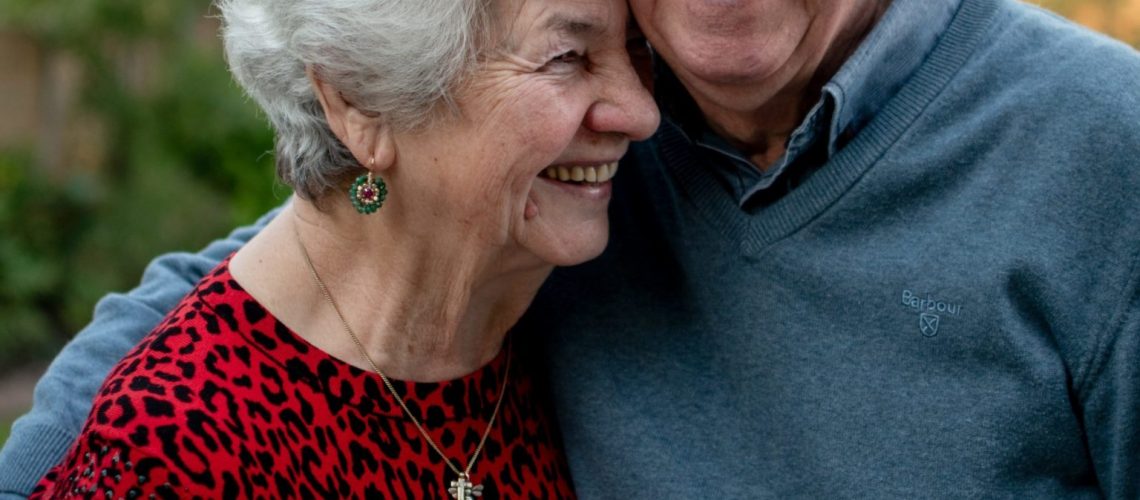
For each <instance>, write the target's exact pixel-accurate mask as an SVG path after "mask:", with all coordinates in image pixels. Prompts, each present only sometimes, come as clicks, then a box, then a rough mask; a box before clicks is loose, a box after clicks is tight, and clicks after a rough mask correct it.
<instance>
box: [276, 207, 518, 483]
mask: <svg viewBox="0 0 1140 500" xmlns="http://www.w3.org/2000/svg"><path fill="white" fill-rule="evenodd" d="M293 236H294V237H295V238H297V246H298V247H299V248H300V249H301V255H302V256H303V257H304V258H305V264H306V265H307V266H309V274H311V275H312V276H313V282H314V283H316V285H317V288H319V289H320V290H321V295H324V297H325V301H326V302H328V303H329V305H330V306H332V309H333V311H334V312H336V316H337V318H339V319H340V324H341V326H343V327H344V331H345V332H347V333H348V336H349V337H351V338H352V342H353V343H354V344H356V348H357V349H359V350H360V354H361V355H363V356H364V359H365V361H368V366H370V367H372V371H374V372H376V374H377V375H379V376H380V380H383V381H384V386H385V387H387V388H388V392H390V393H392V398H393V399H395V400H396V402H397V403H399V404H400V408H402V409H403V410H404V415H405V416H407V417H408V420H411V421H412V424H413V425H415V426H416V429H417V430H419V431H420V435H422V436H423V437H424V440H425V441H427V443H428V445H430V446H431V448H432V449H433V450H435V452H436V453H438V454H439V457H440V458H442V459H443V462H444V463H446V464H447V466H448V467H449V468H450V469H451V470H452V472H455V474H456V475H457V476H459V477H458V479H456V480H455V481H452V482H451V486H450V487H449V488H448V489H447V492H448V493H450V494H451V496H452V498H455V499H457V500H473V498H474V497H478V496H483V485H482V484H474V483H472V482H471V469H472V468H473V467H474V466H475V460H476V459H478V458H479V454H480V453H482V451H483V445H484V444H486V443H487V437H488V436H490V435H491V429H493V428H494V427H495V417H498V416H499V408H501V407H502V406H503V398H504V397H506V394H507V382H508V381H509V380H510V375H511V350H510V344H508V345H507V366H506V368H505V369H504V370H503V386H502V388H500V389H499V400H498V401H496V402H495V409H494V411H492V412H491V419H490V420H489V421H487V430H485V431H483V437H482V438H481V439H479V446H477V447H476V448H475V452H474V453H472V454H471V458H470V459H469V460H468V461H467V468H465V469H463V470H459V467H456V465H455V463H454V462H452V461H451V459H450V458H448V457H447V454H445V453H444V452H443V450H441V449H440V448H439V446H438V445H436V444H435V441H434V440H432V438H431V436H429V435H428V433H427V431H426V430H424V426H423V425H422V424H420V420H419V419H418V418H416V416H415V415H413V414H412V411H411V410H409V409H408V405H406V404H404V398H401V397H400V394H399V393H397V392H396V388H395V387H393V386H392V381H390V380H388V377H387V376H386V375H384V372H382V371H380V368H378V367H377V366H376V363H375V362H373V361H372V356H370V355H369V354H368V350H367V349H365V348H364V344H362V343H361V342H360V338H358V337H357V336H356V333H355V332H353V331H352V327H350V326H348V321H346V320H345V319H344V315H343V314H341V313H340V307H338V306H337V305H336V301H335V300H333V298H332V294H330V293H329V289H328V287H326V286H325V282H324V281H323V280H321V277H320V275H319V274H317V268H316V267H313V261H312V260H311V259H309V251H308V250H307V249H305V244H304V243H303V242H301V233H300V231H299V230H298V229H297V221H296V219H294V220H293Z"/></svg>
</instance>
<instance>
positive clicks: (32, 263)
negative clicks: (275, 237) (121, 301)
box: [0, 0, 289, 370]
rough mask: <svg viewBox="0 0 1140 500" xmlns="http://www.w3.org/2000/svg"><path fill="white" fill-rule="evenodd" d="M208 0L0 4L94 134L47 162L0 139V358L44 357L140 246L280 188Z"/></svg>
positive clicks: (214, 221) (187, 233)
mask: <svg viewBox="0 0 1140 500" xmlns="http://www.w3.org/2000/svg"><path fill="white" fill-rule="evenodd" d="M209 8H210V5H209V2H208V1H206V0H192V1H191V0H178V1H175V0H150V1H147V2H138V1H136V0H80V1H75V0H69V1H63V0H0V29H3V30H6V31H8V32H16V33H19V34H21V35H22V36H25V37H28V38H31V39H32V40H34V41H35V43H36V45H38V46H39V47H42V48H43V50H44V51H45V52H46V53H49V54H52V55H53V57H64V58H67V59H68V60H70V61H73V62H74V63H75V65H76V66H77V67H78V71H77V75H78V76H77V78H78V79H79V81H78V82H76V86H77V87H78V88H79V89H81V91H80V93H79V95H78V98H77V101H76V106H77V107H78V108H80V110H79V111H77V112H75V113H72V115H73V116H81V117H83V118H84V120H85V122H89V123H90V124H92V127H91V128H92V129H94V130H96V131H98V132H99V133H100V134H101V139H100V142H101V143H102V148H101V154H100V155H99V161H98V162H97V163H98V164H96V165H94V166H91V165H87V166H78V165H68V164H64V165H55V166H53V165H46V164H45V163H46V162H45V161H44V160H43V158H41V157H42V156H44V155H37V154H36V151H35V147H34V146H33V145H27V146H24V147H8V148H6V149H3V150H0V231H2V232H3V234H4V237H3V238H2V239H0V318H3V320H2V321H0V370H3V368H2V367H11V366H14V365H18V364H19V363H21V362H27V361H29V360H35V359H46V358H48V357H50V355H51V354H52V353H53V352H55V351H56V350H58V348H59V346H61V345H62V343H63V342H65V341H66V340H67V339H68V338H70V336H71V335H72V334H74V333H75V332H76V331H78V330H79V329H80V328H81V327H82V326H83V325H84V324H86V323H87V322H88V321H89V320H90V317H91V310H92V307H93V305H94V303H95V301H96V300H97V299H98V298H99V297H100V296H102V295H103V294H105V293H107V292H108V291H113V290H125V289H128V288H130V287H131V286H132V285H133V284H134V283H137V282H138V279H139V277H140V275H141V272H142V269H143V267H144V265H145V264H146V262H147V261H149V260H150V259H151V258H152V257H154V256H155V255H157V254H159V253H162V252H167V251H172V250H184V249H194V248H198V247H200V246H202V245H203V244H205V243H206V242H208V241H209V240H210V239H212V238H215V237H218V236H220V235H223V234H225V232H226V231H227V230H228V229H229V228H231V227H232V226H234V225H236V224H240V223H249V222H250V221H252V220H253V219H254V218H255V217H256V216H257V215H258V214H261V213H262V212H264V211H265V210H268V209H269V208H270V207H273V206H275V205H277V204H279V203H280V202H281V201H282V200H284V199H285V198H286V197H287V196H288V195H289V191H288V189H287V188H285V187H283V186H281V185H279V184H277V183H275V182H274V180H273V163H272V157H271V155H270V153H269V152H270V151H271V150H272V133H271V131H270V129H269V127H268V124H267V123H266V121H265V120H264V118H263V117H262V115H261V114H260V113H259V111H258V110H257V108H256V106H255V105H254V104H253V103H252V102H249V101H248V100H247V99H246V98H245V97H244V96H243V95H242V93H241V91H240V89H239V88H238V87H237V85H236V84H234V83H233V82H232V81H231V79H230V76H229V74H228V72H227V70H226V68H225V63H224V60H223V56H222V54H221V51H220V48H219V45H220V44H219V43H218V40H217V34H216V33H215V32H214V31H215V29H216V22H215V21H213V20H211V19H210V18H209V17H207V14H208V11H209ZM72 125H73V124H72ZM65 163H66V162H65ZM92 167H93V168H92Z"/></svg>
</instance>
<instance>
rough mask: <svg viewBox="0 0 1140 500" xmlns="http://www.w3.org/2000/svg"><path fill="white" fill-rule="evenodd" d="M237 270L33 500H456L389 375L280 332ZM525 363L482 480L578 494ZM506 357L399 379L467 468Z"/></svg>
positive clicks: (129, 362) (95, 422) (156, 347)
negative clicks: (391, 388) (383, 377)
mask: <svg viewBox="0 0 1140 500" xmlns="http://www.w3.org/2000/svg"><path fill="white" fill-rule="evenodd" d="M227 263H228V262H227ZM227 263H223V264H222V265H221V266H219V267H218V269H216V270H215V271H214V272H213V273H211V274H210V275H209V276H208V277H207V278H206V279H204V280H203V281H202V282H201V283H200V284H199V285H198V287H197V288H196V289H195V290H194V291H193V292H191V293H190V295H188V296H187V297H186V298H185V299H184V300H183V301H182V303H181V304H180V305H179V306H178V307H177V308H176V309H175V310H174V311H173V312H172V313H170V315H169V316H167V318H166V320H165V321H164V322H163V323H162V324H161V325H159V326H158V328H156V329H155V330H154V331H153V332H151V333H150V335H148V336H147V337H146V338H144V339H143V341H142V342H141V343H140V344H139V345H138V346H137V347H135V348H134V350H132V351H131V352H130V353H129V354H127V356H126V357H125V358H123V360H122V361H120V362H119V364H118V365H116V366H115V368H114V369H112V371H111V374H110V375H109V377H108V378H107V380H106V381H105V382H104V383H103V387H102V388H101V389H100V391H99V394H98V395H97V396H96V398H95V401H94V405H93V407H92V411H91V414H90V416H88V419H87V423H86V425H85V427H84V428H83V431H82V433H81V434H80V436H79V439H78V440H77V441H76V443H75V445H74V446H73V447H72V449H71V450H70V451H69V452H68V454H67V456H66V457H65V458H64V460H63V461H62V462H61V463H60V464H59V465H57V466H56V467H55V468H54V469H52V470H51V471H50V472H49V473H48V475H47V476H45V477H44V478H43V480H42V481H41V482H40V484H39V485H38V486H37V487H36V490H35V492H34V493H33V494H32V498H66V497H73V496H74V497H82V498H101V499H103V498H114V499H119V498H124V499H131V498H193V497H200V498H450V495H449V494H448V492H447V488H448V486H449V485H450V483H451V481H452V480H454V479H456V476H455V473H454V472H452V471H451V470H450V469H449V468H448V467H447V466H446V465H445V464H444V463H443V461H442V460H440V458H439V456H438V455H437V454H436V452H435V451H433V450H432V449H431V448H430V447H429V446H427V444H426V443H425V441H424V440H423V437H422V436H421V435H420V434H419V432H418V431H417V430H416V429H415V427H414V426H413V425H412V424H411V422H410V421H409V420H408V418H407V417H406V416H404V414H403V411H402V410H401V409H400V407H399V406H398V405H397V404H396V403H395V400H394V399H392V396H391V394H390V393H389V392H388V390H387V389H386V388H385V387H384V386H383V383H382V382H381V381H380V378H379V377H377V376H376V375H375V374H374V373H371V372H366V371H364V370H360V369H358V368H356V367H353V366H351V365H348V364H346V363H344V362H342V361H339V360H337V359H335V358H333V357H331V356H329V355H327V354H325V353H324V352H322V351H320V350H318V349H317V348H315V347H313V346H312V345H311V344H309V343H307V342H306V341H304V340H303V339H301V338H300V337H298V336H297V335H296V334H295V333H293V332H292V331H290V330H289V329H288V328H286V327H285V326H284V325H283V324H281V323H280V322H278V321H277V320H276V319H275V318H274V317H273V316H271V315H270V314H269V313H268V312H267V311H266V310H265V309H264V308H262V307H261V306H260V305H259V304H258V303H257V302H256V301H255V300H254V299H253V297H252V296H250V295H249V294H248V293H246V292H245V291H244V290H243V289H242V288H241V286H239V285H238V284H237V283H236V282H235V281H234V280H233V278H232V277H231V276H230V274H229V270H228V266H227ZM504 352H507V350H506V349H504ZM517 354H520V353H516V359H515V360H514V361H513V362H512V363H513V364H514V366H512V367H511V372H512V373H511V382H510V384H509V386H508V388H507V393H506V395H505V396H504V397H506V398H507V399H505V400H504V402H503V407H502V409H501V410H500V412H501V413H500V415H499V417H498V419H497V420H496V422H495V427H494V429H493V430H492V431H491V435H490V437H489V438H488V439H487V444H486V447H485V449H484V450H483V453H482V456H480V457H479V459H478V462H477V463H476V464H475V467H474V469H473V471H472V474H471V480H472V482H474V483H481V484H482V485H483V488H484V489H483V498H521V497H529V498H568V497H573V496H574V495H573V492H572V490H571V485H570V477H569V473H568V471H567V466H566V462H565V458H564V457H563V455H562V453H561V448H560V441H559V439H560V438H559V437H558V434H557V430H556V429H555V426H554V422H553V418H552V416H551V411H550V408H549V406H548V404H547V403H546V401H547V399H546V398H544V397H542V396H541V395H540V394H539V391H537V389H536V387H535V384H536V382H535V381H534V379H533V378H532V377H531V375H530V372H532V371H533V369H532V368H530V367H529V366H528V364H529V363H527V362H526V361H525V360H524V359H522V358H523V356H517ZM505 359H506V355H505V354H500V355H499V356H498V357H497V358H495V360H493V361H492V362H491V363H489V364H488V365H487V366H486V367H484V368H482V369H480V370H479V371H476V372H475V373H472V374H470V375H468V376H465V377H463V378H460V379H457V380H452V381H449V382H443V383H405V382H401V381H393V384H394V385H395V387H396V390H397V391H398V392H400V393H401V394H402V395H403V397H404V398H405V401H406V402H407V404H408V407H409V409H410V410H411V411H412V412H413V413H415V414H416V416H417V417H418V418H420V419H421V421H422V422H423V423H424V425H425V427H426V428H427V430H428V432H429V433H430V434H431V436H432V439H434V440H435V441H436V443H437V444H439V445H440V446H441V447H442V448H443V449H444V451H446V452H447V453H448V456H449V457H450V458H451V459H452V461H453V462H455V463H457V464H460V467H462V466H463V465H464V464H466V461H467V458H468V457H470V456H471V453H472V452H473V451H474V450H475V447H476V446H477V445H478V443H479V439H480V437H481V436H482V434H483V431H484V429H486V426H487V421H488V419H489V418H490V415H491V412H492V410H493V408H494V405H495V401H496V400H497V398H498V397H499V390H500V387H501V384H502V378H501V376H502V371H503V369H504V367H505V364H506V363H505Z"/></svg>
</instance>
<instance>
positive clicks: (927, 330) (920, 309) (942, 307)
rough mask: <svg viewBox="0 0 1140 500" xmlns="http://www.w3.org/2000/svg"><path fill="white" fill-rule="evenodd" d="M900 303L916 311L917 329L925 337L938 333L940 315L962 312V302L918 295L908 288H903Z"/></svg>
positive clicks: (955, 314)
mask: <svg viewBox="0 0 1140 500" xmlns="http://www.w3.org/2000/svg"><path fill="white" fill-rule="evenodd" d="M902 304H903V305H904V306H907V307H909V308H911V309H912V310H914V311H915V312H917V313H918V331H920V332H922V334H923V335H924V336H927V337H933V336H935V335H938V326H939V325H940V324H941V323H942V316H944V315H948V316H959V315H960V314H962V304H957V303H954V302H948V301H944V300H938V298H936V297H932V296H931V295H930V294H926V295H925V296H919V295H916V294H915V293H914V292H912V291H910V290H903V292H902Z"/></svg>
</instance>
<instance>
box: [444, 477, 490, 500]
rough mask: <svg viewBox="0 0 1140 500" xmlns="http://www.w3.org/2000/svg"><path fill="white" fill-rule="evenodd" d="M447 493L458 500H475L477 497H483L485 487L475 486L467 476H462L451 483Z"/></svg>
mask: <svg viewBox="0 0 1140 500" xmlns="http://www.w3.org/2000/svg"><path fill="white" fill-rule="evenodd" d="M447 492H448V493H450V494H451V498H454V499H456V500H475V497H481V496H483V485H481V484H473V483H471V478H469V477H468V476H467V474H460V475H459V479H456V480H455V481H452V482H451V487H450V488H448V489H447Z"/></svg>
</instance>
